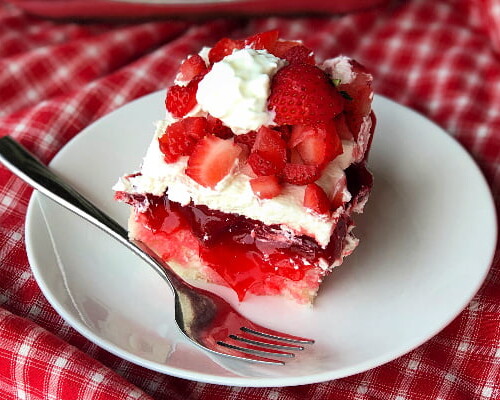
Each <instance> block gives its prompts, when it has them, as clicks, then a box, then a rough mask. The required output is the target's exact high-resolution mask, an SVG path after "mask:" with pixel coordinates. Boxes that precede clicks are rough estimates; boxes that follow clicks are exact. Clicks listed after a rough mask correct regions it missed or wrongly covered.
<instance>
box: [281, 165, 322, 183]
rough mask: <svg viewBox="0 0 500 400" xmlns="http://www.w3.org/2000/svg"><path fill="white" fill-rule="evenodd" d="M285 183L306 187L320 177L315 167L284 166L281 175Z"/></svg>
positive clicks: (318, 170) (317, 168)
mask: <svg viewBox="0 0 500 400" xmlns="http://www.w3.org/2000/svg"><path fill="white" fill-rule="evenodd" d="M281 176H282V177H283V180H284V181H285V182H288V183H291V184H293V185H307V184H308V183H313V182H314V181H316V180H317V179H318V178H319V176H320V169H319V167H318V166H317V165H304V164H290V163H288V164H286V165H285V168H283V172H282V174H281Z"/></svg>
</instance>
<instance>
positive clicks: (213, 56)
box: [208, 38, 245, 64]
mask: <svg viewBox="0 0 500 400" xmlns="http://www.w3.org/2000/svg"><path fill="white" fill-rule="evenodd" d="M243 47H245V42H244V41H243V40H233V39H228V38H223V39H221V40H219V41H218V42H217V43H216V44H215V46H214V47H212V49H211V50H210V52H209V53H208V60H209V61H210V64H213V63H216V62H218V61H220V60H222V59H223V58H224V57H226V56H228V55H230V54H232V53H233V51H234V50H239V49H242V48H243Z"/></svg>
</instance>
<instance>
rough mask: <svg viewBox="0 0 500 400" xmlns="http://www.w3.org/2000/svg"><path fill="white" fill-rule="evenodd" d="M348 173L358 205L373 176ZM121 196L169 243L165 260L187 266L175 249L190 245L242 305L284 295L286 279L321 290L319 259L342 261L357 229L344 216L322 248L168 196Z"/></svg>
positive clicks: (360, 170) (358, 170)
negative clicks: (253, 297)
mask: <svg viewBox="0 0 500 400" xmlns="http://www.w3.org/2000/svg"><path fill="white" fill-rule="evenodd" d="M346 173H347V175H348V177H349V179H348V182H349V181H350V183H351V184H350V185H349V189H350V191H351V193H352V194H353V201H356V198H357V197H358V196H357V195H358V194H362V193H363V192H366V191H368V190H369V188H370V187H371V174H370V173H369V172H368V171H367V170H366V168H365V167H364V165H360V164H358V165H353V166H351V167H350V168H349V169H348V170H347V171H346ZM117 197H118V198H119V200H122V201H124V202H126V203H129V204H131V205H135V206H136V218H139V219H140V223H141V224H142V225H143V227H144V229H146V231H147V232H148V233H150V234H151V235H153V236H154V237H155V238H159V239H158V240H167V241H168V240H170V242H171V243H172V246H171V247H172V249H171V251H169V252H168V254H161V256H162V257H163V258H164V259H165V260H166V261H169V260H170V259H171V260H173V261H177V262H180V263H182V262H183V261H185V260H182V256H181V255H179V254H177V253H176V251H177V249H176V248H175V247H178V246H176V245H175V244H176V243H178V244H179V246H181V245H184V246H186V245H187V242H190V244H189V247H190V248H192V249H194V250H195V251H197V252H198V256H199V258H200V259H201V260H202V262H203V264H205V265H207V266H208V267H209V268H211V269H212V270H213V271H215V272H216V273H217V274H218V276H219V277H220V278H222V279H223V280H224V282H225V283H226V284H227V285H228V286H229V287H231V288H232V289H233V290H235V292H236V293H237V295H238V298H239V299H240V300H242V299H243V298H244V297H245V295H246V294H247V292H252V293H255V294H272V293H275V294H281V293H282V292H283V290H284V286H286V283H285V281H287V280H288V281H293V282H299V281H305V282H304V287H305V288H310V289H317V288H318V286H319V282H318V280H319V279H320V278H321V277H322V276H323V275H324V273H325V272H324V271H323V270H322V269H321V268H320V267H319V265H320V259H323V260H324V261H326V263H327V264H328V265H331V264H332V263H333V262H335V261H336V260H338V259H339V258H340V257H341V254H342V250H343V246H344V238H345V236H346V233H347V230H348V228H349V227H350V225H352V220H351V218H350V217H349V215H348V214H347V213H344V214H342V216H341V217H340V218H339V221H338V222H337V225H336V227H335V230H334V231H333V233H332V237H331V240H330V243H329V245H328V246H327V247H326V248H324V249H323V248H322V247H321V246H319V245H318V243H317V242H316V241H315V240H314V239H312V238H311V237H309V236H306V235H296V236H293V237H292V238H290V235H289V234H287V232H284V231H283V230H282V229H281V228H280V227H279V226H278V225H265V224H264V223H262V222H260V221H257V220H253V219H249V218H246V217H244V216H241V215H236V214H228V213H223V212H221V211H217V210H212V209H209V208H208V207H206V206H203V205H194V204H192V203H190V204H188V205H186V206H181V205H180V204H178V203H175V202H172V201H170V200H169V199H168V198H167V197H166V196H152V195H138V194H136V195H130V194H126V193H123V192H121V193H117ZM139 210H141V211H139ZM179 236H181V237H182V239H181V240H179V238H178V237H179ZM139 239H141V238H139ZM193 242H196V243H193ZM146 244H149V243H147V241H146ZM179 251H180V250H179ZM180 252H181V251H180ZM181 253H182V252H181ZM176 258H178V259H177V260H176Z"/></svg>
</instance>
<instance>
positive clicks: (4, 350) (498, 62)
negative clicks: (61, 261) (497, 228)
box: [0, 0, 500, 400]
mask: <svg viewBox="0 0 500 400" xmlns="http://www.w3.org/2000/svg"><path fill="white" fill-rule="evenodd" d="M271 28H279V29H280V30H281V34H282V37H285V38H304V39H305V42H306V44H307V45H308V46H310V47H311V48H314V49H316V52H317V54H318V55H319V57H320V58H324V57H328V56H333V55H336V54H339V53H343V54H346V55H349V56H351V57H354V58H356V59H358V60H359V61H360V62H361V63H363V64H365V65H366V66H367V67H368V68H369V69H370V70H371V71H372V72H373V74H374V76H375V90H376V92H378V93H380V94H383V95H385V96H388V97H390V98H392V99H394V100H396V101H397V102H400V103H402V104H405V105H407V106H409V107H411V108H413V109H415V110H418V111H419V112H421V113H423V114H424V115H426V116H427V117H428V118H430V119H432V120H434V121H435V122H436V123H438V124H439V125H440V126H441V127H443V128H444V129H445V130H446V131H447V132H449V133H450V135H452V136H454V137H455V138H456V139H457V140H458V141H459V142H460V143H461V144H462V145H463V146H464V147H465V148H466V149H467V150H468V151H469V152H470V154H471V155H472V156H473V157H474V159H475V160H476V161H477V163H478V164H479V166H480V167H481V169H482V171H483V172H484V174H485V176H486V178H487V180H488V182H489V184H490V186H491V188H492V191H493V193H494V196H495V200H496V202H497V205H498V204H499V195H500V4H499V3H498V1H496V0H469V1H466V0H449V1H435V0H412V1H406V2H403V1H399V2H398V1H396V2H393V3H391V5H390V6H388V7H383V8H376V9H372V10H368V11H363V12H357V13H353V14H347V15H344V16H328V17H297V16H295V17H272V16H271V17H269V16H268V17H262V16H261V17H252V18H238V19H235V18H232V19H224V18H221V19H204V20H198V21H193V20H192V19H191V20H182V19H176V20H173V19H172V20H158V21H151V22H133V23H132V22H129V23H127V24H117V23H110V22H95V21H94V22H88V21H87V22H85V23H77V22H68V21H50V20H44V19H42V18H39V17H35V16H30V15H27V14H26V13H24V12H23V11H22V10H21V9H19V8H17V7H16V6H13V5H10V4H8V3H2V2H0V136H3V135H7V134H8V135H11V136H13V137H14V138H16V139H17V140H19V141H20V142H21V143H22V144H24V145H25V146H26V147H28V149H30V150H31V151H32V152H33V153H34V154H36V155H37V156H38V157H39V158H40V159H41V160H43V161H44V162H46V163H47V162H49V161H50V160H51V158H52V157H53V156H54V155H55V154H56V153H57V152H58V151H59V150H60V149H61V147H62V146H63V145H64V144H65V143H66V142H68V140H69V139H71V138H72V137H73V136H75V135H76V134H78V132H79V131H81V130H82V129H83V128H84V127H86V126H87V125H88V124H90V123H91V122H92V121H95V120H96V119H97V118H99V117H102V116H103V115H105V114H107V113H109V112H110V111H112V110H114V109H116V108H117V107H119V106H121V105H123V104H125V103H127V102H129V101H130V100H132V99H134V98H137V97H139V96H142V95H144V94H147V93H150V92H152V91H155V90H158V89H161V88H165V87H166V86H167V85H168V84H169V83H170V82H171V81H172V79H173V77H174V75H175V72H176V67H177V65H178V63H179V61H180V60H181V59H183V58H184V57H185V56H186V55H187V54H190V53H193V52H196V51H197V50H198V49H199V48H200V47H201V46H202V45H205V44H213V43H214V42H215V41H216V40H217V39H219V38H221V37H223V36H232V37H241V36H245V35H248V34H250V33H253V32H257V31H262V30H267V29H271ZM466 184H467V183H466V182H464V185H466ZM30 195H31V189H30V188H29V187H28V186H27V185H26V184H24V183H22V182H21V181H20V180H19V179H17V178H15V177H14V176H13V175H12V174H11V173H10V172H8V171H7V170H6V169H5V168H3V167H0V398H1V399H151V398H154V399H214V398H224V399H260V398H263V399H264V398H266V399H280V400H291V399H303V398H307V399H326V398H332V399H391V400H403V399H433V400H434V399H452V400H468V399H492V400H493V399H500V258H499V256H498V254H499V253H498V252H497V254H496V257H495V260H494V262H493V266H492V269H491V271H490V273H489V275H488V277H487V278H486V281H485V283H484V285H483V286H482V287H481V289H480V291H479V292H478V294H477V295H476V296H475V297H474V299H473V300H472V301H471V303H470V304H469V305H468V306H467V308H466V309H465V310H464V311H463V312H462V313H461V314H460V315H459V316H458V317H457V318H456V319H455V320H454V321H453V322H452V323H451V324H450V325H448V326H447V327H446V328H445V329H444V330H443V331H442V332H441V333H439V334H438V335H437V336H435V337H434V338H432V339H431V340H429V341H428V342H427V343H425V344H424V345H422V346H420V347H419V348H417V349H415V350H414V351H412V352H410V353H408V354H406V355H404V356H402V357H400V358H398V359H396V360H394V361H392V362H390V363H388V364H385V365H383V366H381V367H378V368H375V369H372V370H370V371H367V372H365V373H362V374H358V375H355V376H351V377H348V378H344V379H339V380H335V381H330V382H324V383H318V384H314V385H305V386H298V387H286V388H234V387H224V386H217V385H212V384H204V383H198V382H192V381H187V380H183V379H179V378H174V377H170V376H167V375H162V374H159V373H156V372H153V371H149V370H147V369H144V368H142V367H139V366H137V365H134V364H131V363H129V362H127V361H124V360H122V359H120V358H118V357H116V356H114V355H111V354H109V353H107V352H106V351H104V350H103V349H101V348H99V347H97V346H96V345H94V344H93V343H91V342H89V341H88V340H87V339H85V338H84V337H82V336H81V335H79V334H78V333H77V332H76V331H75V330H73V329H72V328H71V327H69V326H68V325H67V324H66V323H65V322H64V321H63V320H62V319H61V318H60V317H59V316H58V314H57V313H56V312H55V311H54V310H53V309H52V307H51V306H50V305H49V304H48V302H47V300H46V299H45V298H44V296H43V295H42V293H41V292H40V289H39V287H38V286H37V284H36V282H35V280H34V278H33V275H32V273H31V270H30V267H29V264H28V260H27V257H26V252H25V245H24V219H25V214H26V208H27V204H28V200H29V197H30Z"/></svg>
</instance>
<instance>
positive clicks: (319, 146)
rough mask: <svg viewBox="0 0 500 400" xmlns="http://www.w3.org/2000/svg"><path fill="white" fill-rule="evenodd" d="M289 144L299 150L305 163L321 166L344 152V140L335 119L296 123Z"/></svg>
mask: <svg viewBox="0 0 500 400" xmlns="http://www.w3.org/2000/svg"><path fill="white" fill-rule="evenodd" d="M289 146H290V147H292V148H295V149H296V150H297V152H298V154H299V155H300V157H301V159H302V160H303V161H304V163H305V164H308V165H311V164H312V165H319V166H321V167H322V166H325V165H326V164H327V163H328V162H330V161H332V160H333V159H334V158H335V157H337V156H338V155H340V154H342V142H341V141H340V138H339V136H338V134H337V131H336V128H335V124H334V122H333V120H330V121H325V122H317V123H315V124H311V125H294V126H293V128H292V136H291V138H290V141H289Z"/></svg>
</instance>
